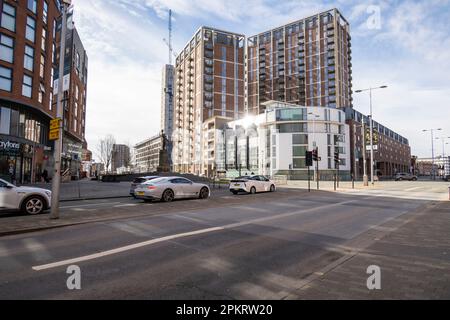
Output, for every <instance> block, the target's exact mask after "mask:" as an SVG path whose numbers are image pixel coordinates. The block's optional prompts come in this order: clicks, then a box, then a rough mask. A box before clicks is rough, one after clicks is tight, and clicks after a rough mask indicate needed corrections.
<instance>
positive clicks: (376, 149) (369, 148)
mask: <svg viewBox="0 0 450 320" xmlns="http://www.w3.org/2000/svg"><path fill="white" fill-rule="evenodd" d="M370 150H371V147H370V145H368V146H366V151H370ZM373 151H378V146H377V145H373Z"/></svg>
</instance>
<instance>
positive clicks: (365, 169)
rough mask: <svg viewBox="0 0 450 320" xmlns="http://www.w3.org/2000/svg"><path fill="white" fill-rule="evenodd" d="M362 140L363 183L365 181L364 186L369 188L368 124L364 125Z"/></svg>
mask: <svg viewBox="0 0 450 320" xmlns="http://www.w3.org/2000/svg"><path fill="white" fill-rule="evenodd" d="M361 135H362V139H363V169H364V173H363V181H364V186H365V187H368V186H369V179H368V177H367V159H366V158H367V154H366V153H367V150H366V124H365V123H363V125H362V134H361Z"/></svg>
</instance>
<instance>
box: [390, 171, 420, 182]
mask: <svg viewBox="0 0 450 320" xmlns="http://www.w3.org/2000/svg"><path fill="white" fill-rule="evenodd" d="M403 180H408V181H417V176H416V175H414V174H412V173H404V172H402V173H397V174H396V175H395V181H403Z"/></svg>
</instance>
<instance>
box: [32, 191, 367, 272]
mask: <svg viewBox="0 0 450 320" xmlns="http://www.w3.org/2000/svg"><path fill="white" fill-rule="evenodd" d="M357 201H361V199H358V200H349V201H343V202H338V203H333V204H327V205H323V206H319V207H314V208H309V209H303V210H299V211H294V212H289V213H283V214H278V215H275V216H271V217H265V218H258V219H253V220H248V221H243V222H237V223H232V224H227V225H224V226H221V227H213V228H206V229H201V230H196V231H191V232H184V233H179V234H174V235H171V236H165V237H161V238H157V239H152V240H148V241H143V242H138V243H135V244H131V245H127V246H124V247H119V248H116V249H112V250H106V251H102V252H98V253H94V254H90V255H86V256H81V257H78V258H73V259H68V260H62V261H57V262H53V263H49V264H44V265H39V266H33V267H32V269H33V270H35V271H41V270H46V269H52V268H57V267H61V266H66V265H71V264H77V263H80V262H84V261H89V260H94V259H98V258H102V257H106V256H110V255H114V254H118V253H122V252H126V251H129V250H134V249H138V248H142V247H146V246H150V245H153V244H156V243H161V242H166V241H170V240H174V239H180V238H186V237H190V236H195V235H200V234H206V233H211V232H216V231H223V230H226V229H235V228H238V227H242V226H246V225H250V224H257V223H261V222H267V221H270V220H276V219H282V218H287V217H291V216H294V215H298V214H301V213H307V212H312V211H317V210H321V209H326V208H331V207H335V206H340V205H345V204H348V203H353V202H357Z"/></svg>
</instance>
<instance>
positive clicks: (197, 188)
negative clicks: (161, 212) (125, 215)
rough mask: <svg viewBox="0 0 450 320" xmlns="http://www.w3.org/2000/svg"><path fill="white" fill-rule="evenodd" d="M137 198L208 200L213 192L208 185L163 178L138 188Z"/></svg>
mask: <svg viewBox="0 0 450 320" xmlns="http://www.w3.org/2000/svg"><path fill="white" fill-rule="evenodd" d="M134 194H135V196H136V198H138V199H143V200H147V201H150V200H161V201H163V202H171V201H173V200H175V199H183V198H199V199H207V198H209V196H210V195H211V191H210V189H209V187H208V186H207V185H206V184H203V183H196V182H193V181H191V180H189V179H186V178H183V177H163V178H157V179H152V180H148V181H146V182H144V183H142V184H140V185H139V186H137V187H136V189H135V191H134Z"/></svg>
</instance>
